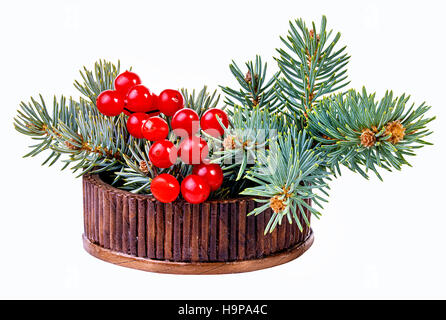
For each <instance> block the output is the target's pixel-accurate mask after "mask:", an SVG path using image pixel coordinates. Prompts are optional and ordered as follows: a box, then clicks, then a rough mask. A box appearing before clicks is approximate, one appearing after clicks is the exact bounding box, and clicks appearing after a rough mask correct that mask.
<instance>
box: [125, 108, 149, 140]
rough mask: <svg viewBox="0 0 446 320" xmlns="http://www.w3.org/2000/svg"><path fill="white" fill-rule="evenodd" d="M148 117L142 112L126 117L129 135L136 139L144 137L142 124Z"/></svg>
mask: <svg viewBox="0 0 446 320" xmlns="http://www.w3.org/2000/svg"><path fill="white" fill-rule="evenodd" d="M148 118H149V116H148V115H146V114H145V113H142V112H136V113H133V114H131V115H130V116H129V118H128V119H127V131H128V132H129V133H130V135H131V136H133V137H135V138H138V139H142V138H144V136H143V134H142V126H143V124H144V123H145V121H146V120H147V119H148Z"/></svg>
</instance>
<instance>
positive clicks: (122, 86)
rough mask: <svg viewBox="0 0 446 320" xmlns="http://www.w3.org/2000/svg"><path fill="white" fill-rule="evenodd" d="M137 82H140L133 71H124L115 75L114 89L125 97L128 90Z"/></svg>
mask: <svg viewBox="0 0 446 320" xmlns="http://www.w3.org/2000/svg"><path fill="white" fill-rule="evenodd" d="M137 84H141V79H140V78H139V76H138V75H137V74H136V73H134V72H131V71H125V72H123V73H121V74H120V75H118V76H117V77H116V79H115V90H116V91H117V92H119V94H120V95H121V96H123V97H125V96H126V95H127V93H128V92H129V90H130V89H131V88H133V87H134V86H136V85H137Z"/></svg>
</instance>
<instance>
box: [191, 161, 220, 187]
mask: <svg viewBox="0 0 446 320" xmlns="http://www.w3.org/2000/svg"><path fill="white" fill-rule="evenodd" d="M192 173H193V174H196V175H197V176H200V177H202V178H203V179H204V180H205V181H206V182H207V183H208V184H209V187H211V191H215V190H217V189H218V188H220V186H221V184H222V183H223V170H222V169H221V167H220V166H219V165H218V164H216V163H210V164H204V163H201V164H198V165H195V166H194V168H193V169H192Z"/></svg>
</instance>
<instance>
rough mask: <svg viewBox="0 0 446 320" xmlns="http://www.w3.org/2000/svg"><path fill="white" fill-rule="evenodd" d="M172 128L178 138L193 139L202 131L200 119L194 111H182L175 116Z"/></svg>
mask: <svg viewBox="0 0 446 320" xmlns="http://www.w3.org/2000/svg"><path fill="white" fill-rule="evenodd" d="M171 126H172V130H173V132H174V133H175V134H176V135H177V136H180V137H191V136H193V135H194V134H196V133H197V132H198V130H199V129H200V119H199V117H198V114H197V113H196V112H195V111H194V110H192V109H181V110H178V111H177V112H176V113H175V114H174V115H173V117H172V122H171Z"/></svg>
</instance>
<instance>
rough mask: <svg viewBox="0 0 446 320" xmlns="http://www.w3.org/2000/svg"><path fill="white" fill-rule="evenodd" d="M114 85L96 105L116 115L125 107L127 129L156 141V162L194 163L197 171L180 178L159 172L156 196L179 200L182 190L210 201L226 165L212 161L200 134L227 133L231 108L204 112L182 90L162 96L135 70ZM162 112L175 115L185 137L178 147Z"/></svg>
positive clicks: (194, 199)
mask: <svg viewBox="0 0 446 320" xmlns="http://www.w3.org/2000/svg"><path fill="white" fill-rule="evenodd" d="M114 85H115V90H106V91H103V92H102V93H101V94H100V95H99V96H98V98H97V101H96V105H97V108H98V110H99V112H101V113H102V114H104V115H106V116H117V115H119V114H120V113H122V112H124V113H125V114H126V115H128V116H129V117H128V120H127V130H128V132H129V134H130V135H132V136H133V137H135V138H140V139H142V138H145V139H147V140H149V141H152V142H153V144H152V146H151V147H150V149H149V159H150V161H151V162H152V164H153V165H154V166H155V167H158V168H169V167H170V166H172V165H174V164H175V163H176V161H177V158H178V157H180V159H181V160H182V161H183V162H184V163H186V164H190V165H194V167H193V169H192V174H191V175H189V176H187V177H185V178H184V179H183V181H182V182H181V186H180V184H179V182H178V180H177V179H176V178H175V177H174V176H172V175H170V174H167V173H162V174H160V175H158V176H157V177H155V178H154V179H153V180H152V182H151V186H150V189H151V191H152V194H153V196H154V197H155V198H156V199H157V200H159V201H161V202H164V203H168V202H172V201H174V200H175V199H176V198H177V197H178V195H179V194H180V191H181V194H182V195H183V198H184V199H185V200H186V201H188V202H190V203H201V202H203V201H205V200H206V199H207V198H208V197H209V194H210V192H211V191H215V190H217V189H218V188H219V187H220V186H221V184H222V183H223V171H222V169H221V168H220V166H219V165H218V164H211V163H209V161H208V159H207V157H208V154H209V148H208V145H207V143H206V141H205V140H204V139H202V138H200V137H199V136H197V135H196V134H197V133H198V132H199V130H200V127H201V129H202V130H203V131H205V132H206V133H208V134H209V135H212V136H214V137H218V136H222V135H223V134H224V129H223V128H222V126H221V125H220V123H219V121H218V120H217V117H218V118H219V120H220V121H221V123H222V124H223V125H224V126H225V127H228V125H229V120H228V116H227V114H226V113H225V112H224V111H223V110H220V109H209V110H207V111H206V112H205V113H204V114H203V115H202V117H201V119H200V117H199V116H198V114H197V113H196V112H195V111H194V110H192V109H189V108H184V105H183V103H184V101H183V97H182V95H181V93H180V92H179V91H176V90H171V89H167V90H164V91H163V92H161V93H160V95H159V96H157V95H155V94H153V93H151V92H150V90H149V89H148V88H146V87H145V86H143V85H142V84H141V79H140V78H139V76H138V75H137V74H136V73H134V72H130V71H126V72H124V73H121V74H120V75H118V76H117V77H116V79H115V81H114ZM160 113H162V114H163V115H165V116H166V117H172V118H171V128H172V131H173V133H174V134H175V135H177V136H179V137H182V141H181V143H180V145H179V148H178V149H177V147H176V146H175V145H174V144H173V143H172V142H171V141H169V140H167V136H168V134H169V125H168V123H167V121H166V120H164V119H163V118H162V117H159V114H160Z"/></svg>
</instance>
